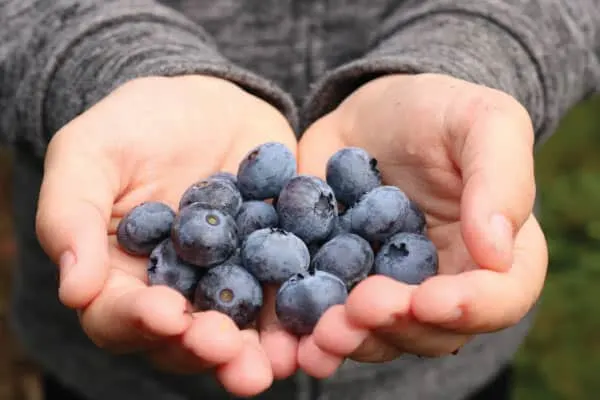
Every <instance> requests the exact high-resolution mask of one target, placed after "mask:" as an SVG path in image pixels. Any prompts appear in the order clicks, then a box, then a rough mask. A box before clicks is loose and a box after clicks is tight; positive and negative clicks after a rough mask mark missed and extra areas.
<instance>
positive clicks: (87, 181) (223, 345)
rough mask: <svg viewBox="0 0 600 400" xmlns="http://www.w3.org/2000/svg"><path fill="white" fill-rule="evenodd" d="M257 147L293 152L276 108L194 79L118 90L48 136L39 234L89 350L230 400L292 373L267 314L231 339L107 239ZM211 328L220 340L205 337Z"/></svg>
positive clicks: (231, 331) (218, 318) (285, 341)
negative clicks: (178, 375) (145, 208)
mask: <svg viewBox="0 0 600 400" xmlns="http://www.w3.org/2000/svg"><path fill="white" fill-rule="evenodd" d="M267 141H277V142H281V143H283V144H285V145H286V146H288V147H289V148H290V150H291V151H293V152H294V153H295V151H296V139H295V137H294V135H293V133H292V130H291V128H290V126H289V124H288V122H287V121H286V120H285V118H284V117H283V116H282V115H281V114H280V113H279V112H278V111H277V110H276V109H275V108H273V107H272V106H270V105H269V104H267V103H266V102H264V101H262V100H260V99H258V98H256V97H254V96H252V95H250V94H248V93H247V92H245V91H243V90H242V89H240V88H239V87H238V86H236V85H234V84H232V83H229V82H226V81H224V80H221V79H217V78H210V77H204V76H188V77H177V78H143V79H139V80H134V81H131V82H129V83H126V84H125V85H123V86H122V87H120V88H118V89H117V90H116V91H114V92H113V93H112V94H110V95H109V96H107V97H106V98H105V99H104V100H102V101H100V102H99V103H98V104H96V105H95V106H93V107H92V108H90V109H89V111H87V112H85V113H83V114H82V115H81V116H79V117H78V118H76V119H75V120H73V121H72V122H70V123H69V124H67V125H66V126H65V127H64V128H62V129H61V130H60V131H59V132H58V133H57V134H56V135H55V136H54V137H53V139H52V140H51V142H50V144H49V147H48V151H47V155H46V158H45V168H44V179H43V184H42V188H41V193H40V196H41V197H40V200H39V205H38V214H37V233H38V237H39V239H40V242H41V244H42V245H43V247H44V249H45V251H46V252H47V253H48V254H49V256H50V257H51V258H52V259H53V260H54V261H55V262H56V263H57V264H58V265H59V268H60V289H59V296H60V300H61V301H62V302H63V303H64V304H65V305H66V306H68V307H70V308H73V309H76V310H78V312H79V316H80V321H81V325H82V328H83V330H84V331H85V332H86V333H87V335H88V336H89V337H90V338H91V339H92V340H93V342H94V343H95V344H97V345H98V346H100V347H102V348H104V349H106V350H108V351H113V352H118V353H131V352H141V353H144V354H146V355H147V357H148V359H149V360H150V361H151V362H153V363H155V364H156V365H157V366H159V367H160V368H162V369H164V370H167V371H177V372H185V373H194V372H199V371H208V370H210V371H211V373H212V372H213V371H214V374H215V376H216V378H217V379H218V380H219V381H220V382H221V383H222V384H223V386H224V387H225V388H226V389H227V390H228V391H230V392H231V393H233V394H236V395H239V396H251V395H254V394H256V393H260V392H262V391H264V390H265V389H267V388H268V387H269V386H270V385H271V383H272V381H273V377H274V376H281V375H285V374H288V373H291V372H290V371H292V372H293V371H294V369H295V366H296V353H297V340H296V339H295V338H292V337H291V336H290V335H288V334H286V333H284V332H283V330H282V329H280V327H279V325H278V323H277V321H276V319H275V318H274V311H273V312H271V311H270V310H266V311H265V315H264V316H262V317H261V318H262V319H261V321H262V323H261V326H259V327H258V332H257V331H254V330H245V331H240V330H238V328H237V327H236V326H235V324H234V323H233V321H231V320H230V319H229V318H227V317H225V316H224V315H222V314H218V313H216V312H199V313H193V314H192V313H190V312H189V311H187V310H188V309H189V303H188V302H187V301H186V300H185V299H184V298H183V296H181V295H180V294H179V293H177V292H175V291H174V290H171V289H168V288H166V287H148V286H147V282H146V280H147V278H146V273H145V271H146V263H147V259H145V258H139V257H138V258H136V257H131V256H129V255H127V254H125V253H124V252H123V251H121V249H120V248H119V247H118V245H117V243H116V238H115V230H116V227H117V224H118V222H119V220H120V219H121V218H122V217H123V216H124V215H125V213H126V212H127V211H129V210H130V209H131V208H132V207H134V206H135V205H137V204H139V203H140V202H142V201H150V200H155V201H163V202H165V203H166V204H168V205H170V206H171V207H173V209H177V205H178V203H179V199H180V197H181V195H182V194H183V192H184V191H185V189H187V188H188V187H189V186H190V185H191V184H192V183H194V182H196V181H198V180H199V179H202V178H205V177H208V176H209V175H211V174H213V173H215V172H218V171H228V172H232V173H235V172H236V171H237V167H238V163H239V162H240V160H241V159H242V158H243V156H244V155H245V154H246V153H247V152H248V151H250V149H252V148H254V147H255V146H257V145H259V144H261V143H264V142H267ZM198 160H202V162H201V163H199V162H198ZM266 294H267V295H270V296H274V293H270V292H267V293H266ZM267 297H268V296H267ZM266 303H267V304H271V307H274V306H273V302H272V301H271V300H269V299H266ZM263 327H267V328H263ZM215 329H217V330H218V331H219V335H214V334H211V333H213V332H214V330H215ZM281 346H283V347H284V348H286V349H287V351H280V350H279V348H280V347H281Z"/></svg>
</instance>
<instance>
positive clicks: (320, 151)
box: [298, 117, 346, 179]
mask: <svg viewBox="0 0 600 400" xmlns="http://www.w3.org/2000/svg"><path fill="white" fill-rule="evenodd" d="M345 146H346V144H345V142H344V140H343V137H342V134H341V132H340V131H339V128H338V126H337V124H335V119H333V118H331V117H328V118H324V119H321V120H319V121H317V122H315V123H314V124H313V125H312V126H310V127H309V129H308V130H307V131H306V133H304V135H302V139H301V140H300V143H299V144H298V172H299V173H300V174H306V175H312V176H318V177H320V178H322V179H324V178H325V170H326V167H327V161H328V160H329V158H330V157H331V156H332V155H333V154H334V153H335V152H336V151H338V150H339V149H341V148H343V147H345Z"/></svg>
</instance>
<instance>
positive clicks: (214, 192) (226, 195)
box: [179, 178, 242, 217]
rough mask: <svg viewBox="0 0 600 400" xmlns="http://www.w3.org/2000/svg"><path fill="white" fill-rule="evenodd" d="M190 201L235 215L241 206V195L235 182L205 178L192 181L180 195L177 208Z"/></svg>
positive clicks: (185, 205) (187, 204) (188, 203)
mask: <svg viewBox="0 0 600 400" xmlns="http://www.w3.org/2000/svg"><path fill="white" fill-rule="evenodd" d="M192 203H200V204H202V205H203V206H204V207H205V208H210V209H213V210H221V211H223V212H226V213H228V214H229V215H231V216H232V217H235V216H236V215H237V213H238V211H239V210H240V207H241V206H242V195H241V194H240V191H239V190H238V189H237V187H236V186H235V184H233V183H231V181H230V180H227V179H223V178H207V179H204V180H202V181H200V182H196V183H194V184H193V185H192V186H190V187H189V188H188V189H187V190H186V191H185V192H184V193H183V195H182V196H181V200H180V201H179V209H180V210H181V209H182V208H184V207H187V206H189V205H190V204H192Z"/></svg>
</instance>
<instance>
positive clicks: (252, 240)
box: [242, 228, 310, 283]
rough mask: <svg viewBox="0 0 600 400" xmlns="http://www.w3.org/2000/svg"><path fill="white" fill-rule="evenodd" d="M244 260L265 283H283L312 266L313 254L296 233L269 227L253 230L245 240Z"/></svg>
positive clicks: (248, 267)
mask: <svg viewBox="0 0 600 400" xmlns="http://www.w3.org/2000/svg"><path fill="white" fill-rule="evenodd" d="M242 264H243V265H244V267H245V268H246V269H247V270H248V271H250V273H251V274H252V275H254V276H255V277H256V279H258V280H259V281H260V282H261V283H283V282H285V281H286V280H287V279H288V278H289V277H290V276H292V275H295V274H298V273H302V272H305V271H306V270H307V269H308V266H309V264H310V254H309V252H308V248H307V247H306V245H305V244H304V242H303V241H302V240H300V238H298V237H297V236H296V235H294V234H293V233H290V232H286V231H283V230H281V229H276V228H265V229H260V230H258V231H254V232H252V233H251V234H250V235H249V236H248V237H247V238H246V240H245V241H244V244H243V245H242Z"/></svg>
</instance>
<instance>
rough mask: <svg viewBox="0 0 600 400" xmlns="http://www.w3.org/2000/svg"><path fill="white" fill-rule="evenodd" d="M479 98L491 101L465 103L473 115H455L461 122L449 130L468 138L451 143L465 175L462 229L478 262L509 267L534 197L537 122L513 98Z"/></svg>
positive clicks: (492, 267) (483, 265) (501, 269)
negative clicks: (534, 124)
mask: <svg viewBox="0 0 600 400" xmlns="http://www.w3.org/2000/svg"><path fill="white" fill-rule="evenodd" d="M490 97H492V96H490ZM501 103H502V102H501ZM477 104H480V105H481V104H485V105H486V106H483V107H475V109H473V107H465V108H464V110H468V111H467V112H466V113H465V114H469V115H464V116H463V118H451V119H450V120H451V121H452V120H453V121H457V122H458V125H457V126H455V127H451V128H450V131H454V133H453V134H452V133H451V135H450V136H453V137H454V138H457V137H458V138H464V139H463V140H455V141H454V142H455V143H454V144H451V146H454V147H455V151H454V153H455V159H456V160H457V162H458V163H459V167H460V169H461V172H462V178H463V192H462V199H461V230H462V235H463V238H464V241H465V245H466V247H467V249H468V250H469V253H470V254H471V257H472V258H473V260H474V261H475V262H476V263H477V264H478V265H479V266H481V267H483V268H488V269H491V270H496V271H505V270H507V269H509V268H510V267H511V265H512V260H513V244H514V237H515V236H516V234H517V232H518V230H519V229H520V228H521V226H522V225H523V223H524V222H525V221H526V220H527V218H528V217H529V215H530V214H531V212H532V209H533V203H534V201H535V178H534V161H533V138H534V135H533V128H532V126H531V122H530V119H529V115H528V114H527V112H526V111H525V110H524V109H523V108H522V107H520V106H519V105H518V104H517V103H516V102H513V101H512V100H510V102H507V104H500V105H499V104H490V103H489V102H485V103H481V102H478V103H477ZM463 112H464V111H463ZM461 130H462V132H461Z"/></svg>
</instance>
